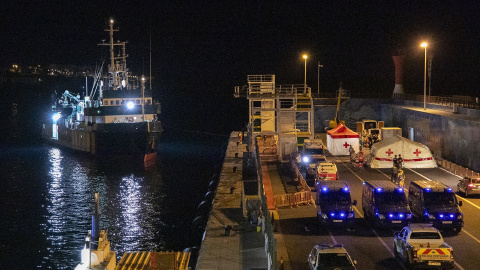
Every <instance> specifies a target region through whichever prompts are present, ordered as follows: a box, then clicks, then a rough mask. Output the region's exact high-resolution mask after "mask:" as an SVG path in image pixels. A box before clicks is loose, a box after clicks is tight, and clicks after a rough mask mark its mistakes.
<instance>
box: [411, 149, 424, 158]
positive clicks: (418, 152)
mask: <svg viewBox="0 0 480 270" xmlns="http://www.w3.org/2000/svg"><path fill="white" fill-rule="evenodd" d="M413 153H414V154H415V155H417V157H418V154H421V153H422V152H420V151H418V149H415V152H413Z"/></svg>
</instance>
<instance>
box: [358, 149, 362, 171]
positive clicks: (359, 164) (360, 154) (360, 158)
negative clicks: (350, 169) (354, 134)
mask: <svg viewBox="0 0 480 270" xmlns="http://www.w3.org/2000/svg"><path fill="white" fill-rule="evenodd" d="M358 167H360V168H361V167H363V151H361V152H360V153H358Z"/></svg>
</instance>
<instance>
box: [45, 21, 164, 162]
mask: <svg viewBox="0 0 480 270" xmlns="http://www.w3.org/2000/svg"><path fill="white" fill-rule="evenodd" d="M113 23H114V21H113V20H110V27H109V29H107V30H105V31H108V32H109V34H110V39H109V42H108V43H106V42H105V40H103V41H102V43H100V44H98V45H101V46H108V47H109V51H110V63H109V65H108V73H107V74H106V75H104V74H103V63H102V64H101V65H100V67H97V68H96V71H95V76H94V82H93V86H92V89H91V91H90V93H88V90H87V92H86V93H85V96H84V98H81V96H80V95H78V94H76V93H73V92H71V91H68V90H67V91H65V92H64V93H63V95H62V96H61V97H60V98H57V100H56V101H55V104H54V105H53V106H52V116H51V119H50V120H49V121H47V122H46V123H44V124H43V129H42V137H43V138H44V139H46V140H47V141H50V142H53V143H55V144H59V145H62V146H65V147H68V148H71V149H74V150H79V151H83V152H88V153H91V154H100V153H102V154H143V155H144V161H145V162H149V161H151V160H152V159H154V158H155V156H156V153H155V150H156V146H157V143H158V140H159V137H160V134H161V133H162V131H163V130H162V126H161V123H160V121H159V120H158V115H159V114H160V112H161V111H160V109H161V108H160V103H158V102H153V100H152V90H151V89H145V80H146V79H145V77H143V76H142V77H141V78H140V77H138V76H133V75H131V74H130V72H129V70H128V69H127V62H126V59H127V56H128V55H127V54H126V50H125V45H126V42H120V41H117V42H114V39H113V33H114V32H115V31H118V29H114V28H113Z"/></svg>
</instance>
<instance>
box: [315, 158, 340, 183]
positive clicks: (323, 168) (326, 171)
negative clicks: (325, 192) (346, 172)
mask: <svg viewBox="0 0 480 270" xmlns="http://www.w3.org/2000/svg"><path fill="white" fill-rule="evenodd" d="M317 178H319V179H320V180H338V171H337V165H336V164H335V163H333V162H320V163H318V165H317Z"/></svg>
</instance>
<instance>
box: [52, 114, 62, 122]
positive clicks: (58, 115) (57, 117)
mask: <svg viewBox="0 0 480 270" xmlns="http://www.w3.org/2000/svg"><path fill="white" fill-rule="evenodd" d="M60 117H62V115H61V114H60V113H56V114H54V115H53V116H52V119H53V121H57V120H58V119H60Z"/></svg>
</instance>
